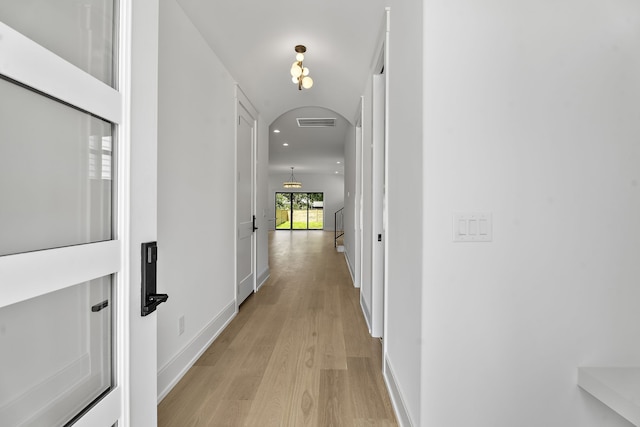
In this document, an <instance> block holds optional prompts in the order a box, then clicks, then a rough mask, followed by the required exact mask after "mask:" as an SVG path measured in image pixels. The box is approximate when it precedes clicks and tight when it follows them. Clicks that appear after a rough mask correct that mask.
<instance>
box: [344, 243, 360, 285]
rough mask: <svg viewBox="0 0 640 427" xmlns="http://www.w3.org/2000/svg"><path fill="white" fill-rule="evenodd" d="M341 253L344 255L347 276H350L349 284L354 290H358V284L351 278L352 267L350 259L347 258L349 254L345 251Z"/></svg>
mask: <svg viewBox="0 0 640 427" xmlns="http://www.w3.org/2000/svg"><path fill="white" fill-rule="evenodd" d="M343 253H344V260H345V262H346V263H347V269H348V270H349V275H350V276H351V283H353V287H354V288H359V287H360V283H356V279H355V277H354V276H353V267H352V265H351V259H350V258H349V253H348V252H347V251H344V252H343Z"/></svg>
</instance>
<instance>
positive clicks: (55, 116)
mask: <svg viewBox="0 0 640 427" xmlns="http://www.w3.org/2000/svg"><path fill="white" fill-rule="evenodd" d="M0 141H11V143H3V144H0V170H1V171H2V172H0V174H1V176H2V179H1V180H0V194H2V200H3V203H2V205H3V208H2V209H0V235H1V236H2V238H1V239H0V255H8V254H15V253H20V252H28V251H34V250H41V249H49V248H56V247H62V246H70V245H78V244H83V243H91V242H99V241H103V240H110V239H112V237H113V234H114V233H113V216H112V194H113V190H112V183H113V181H112V170H113V160H112V158H113V151H114V146H113V124H112V123H110V122H108V121H105V120H101V119H99V118H96V117H94V116H92V115H90V114H87V113H85V112H83V111H80V110H77V109H75V108H71V107H69V106H67V105H65V104H63V103H60V102H57V101H55V100H53V99H51V98H49V97H44V96H42V95H40V94H38V93H36V92H34V91H32V90H29V89H26V88H24V87H21V86H19V85H17V84H15V83H13V82H9V81H6V80H2V79H0Z"/></svg>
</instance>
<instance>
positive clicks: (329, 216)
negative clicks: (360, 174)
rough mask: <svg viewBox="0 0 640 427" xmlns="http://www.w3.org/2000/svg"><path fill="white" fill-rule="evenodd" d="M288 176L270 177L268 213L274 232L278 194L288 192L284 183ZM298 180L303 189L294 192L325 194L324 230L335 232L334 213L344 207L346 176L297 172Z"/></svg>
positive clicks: (271, 175) (270, 225)
mask: <svg viewBox="0 0 640 427" xmlns="http://www.w3.org/2000/svg"><path fill="white" fill-rule="evenodd" d="M286 178H287V176H286V175H279V174H275V175H273V174H270V175H269V197H268V198H267V212H269V219H271V221H269V227H270V228H271V229H272V230H273V229H274V227H275V222H274V221H273V219H274V218H275V217H276V202H275V201H276V192H282V191H286V190H285V189H284V188H282V182H283V181H284V180H285V179H286ZM296 179H297V180H298V181H300V182H302V188H300V189H295V190H294V191H293V192H294V193H295V192H303V193H305V192H308V193H324V230H325V231H333V230H334V213H335V212H336V211H337V210H338V209H340V208H342V207H344V175H342V174H326V175H320V174H301V173H298V172H296Z"/></svg>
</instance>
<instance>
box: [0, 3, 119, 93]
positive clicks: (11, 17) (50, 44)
mask: <svg viewBox="0 0 640 427" xmlns="http://www.w3.org/2000/svg"><path fill="white" fill-rule="evenodd" d="M116 6H117V2H116V1H115V0H83V1H82V2H76V1H68V0H66V1H55V2H52V1H50V0H29V1H28V2H25V0H2V2H0V17H1V19H2V21H3V22H4V23H5V24H7V25H9V26H11V27H12V28H13V29H15V30H17V31H19V32H20V33H22V34H24V35H26V36H27V37H29V38H30V39H31V40H33V41H35V42H36V43H38V44H40V45H41V46H43V47H45V48H47V49H48V50H50V51H51V52H53V53H55V54H56V55H58V56H60V57H62V58H64V59H65V60H67V61H69V62H70V63H72V64H73V65H75V66H76V67H78V68H80V69H82V70H83V71H85V72H87V73H89V74H90V75H92V76H93V77H96V78H98V79H100V80H101V81H102V82H104V83H106V84H108V85H110V86H114V83H115V74H116V73H115V71H116V67H115V63H114V58H115V57H116V56H115V52H114V50H115V43H114V40H115V38H114V34H115V31H117V25H116V22H117V19H116V17H117V15H116V13H117V9H116Z"/></svg>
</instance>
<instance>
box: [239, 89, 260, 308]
mask: <svg viewBox="0 0 640 427" xmlns="http://www.w3.org/2000/svg"><path fill="white" fill-rule="evenodd" d="M235 92H236V117H238V120H239V119H240V114H241V111H242V110H244V112H245V113H246V114H248V115H249V116H250V117H251V119H252V120H253V126H252V131H251V211H252V212H253V213H252V215H256V206H257V194H256V176H257V170H256V169H257V167H256V159H257V155H256V154H257V145H258V141H257V134H258V110H256V108H255V107H254V106H253V104H252V103H251V101H249V98H248V97H247V96H246V95H245V93H244V92H243V91H242V89H241V88H240V86H239V85H237V84H236V88H235ZM234 156H235V168H234V171H235V172H234V176H235V177H236V179H234V229H235V230H238V227H239V224H238V179H237V176H238V161H239V159H238V126H237V125H236V126H235V153H234ZM256 238H257V233H255V232H254V233H253V234H252V236H251V269H252V271H253V279H252V281H253V292H256V291H257V277H256V271H257V259H258V257H257V246H258V245H257V244H256ZM234 254H235V256H234V258H235V263H236V268H235V271H234V277H235V279H234V283H235V299H236V312H237V311H238V307H239V306H240V304H241V303H242V301H240V300H239V295H238V285H239V283H238V280H239V278H238V273H237V272H238V269H237V264H238V234H237V233H236V238H235V239H234Z"/></svg>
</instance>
